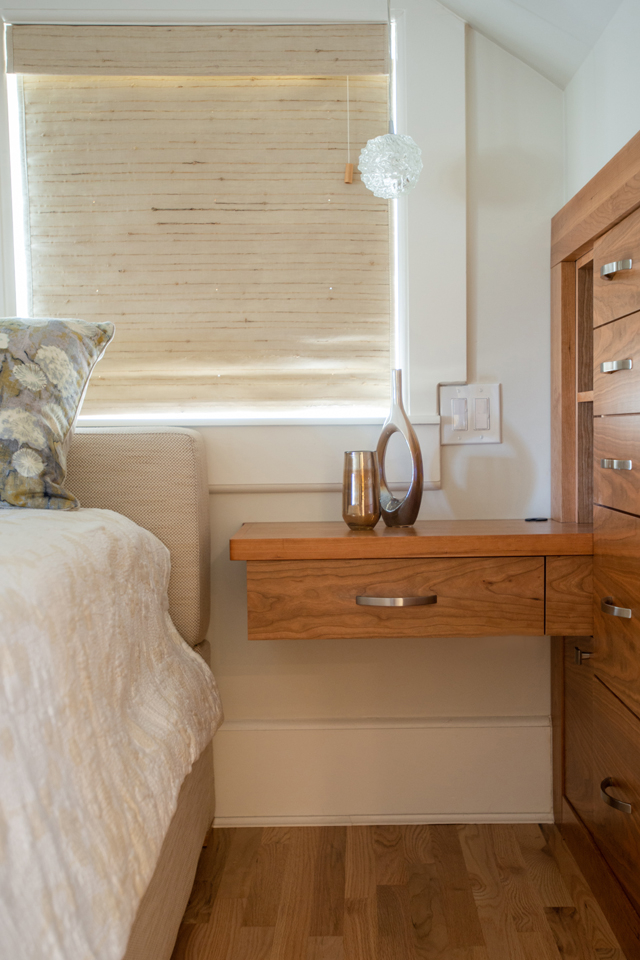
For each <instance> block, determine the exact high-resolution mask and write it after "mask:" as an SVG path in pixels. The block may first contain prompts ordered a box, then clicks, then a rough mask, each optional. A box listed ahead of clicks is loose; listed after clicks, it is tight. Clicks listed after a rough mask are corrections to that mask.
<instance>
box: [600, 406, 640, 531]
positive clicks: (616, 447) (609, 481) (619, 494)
mask: <svg viewBox="0 0 640 960" xmlns="http://www.w3.org/2000/svg"><path fill="white" fill-rule="evenodd" d="M593 499H594V500H595V502H596V503H599V504H602V505H603V506H605V507H613V508H614V509H615V510H624V511H625V512H626V513H636V514H639V515H640V415H639V414H629V415H627V416H622V417H596V418H595V419H594V422H593Z"/></svg>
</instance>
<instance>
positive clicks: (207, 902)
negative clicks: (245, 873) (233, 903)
mask: <svg viewBox="0 0 640 960" xmlns="http://www.w3.org/2000/svg"><path fill="white" fill-rule="evenodd" d="M230 843H231V832H230V831H229V830H213V829H211V830H209V832H208V834H207V836H206V837H205V841H204V845H203V848H202V853H201V855H200V860H199V861H198V869H197V870H196V876H195V880H194V882H193V888H192V890H191V896H190V897H189V903H188V904H187V909H186V912H185V915H184V917H183V919H182V922H183V923H186V924H188V923H206V922H207V921H208V919H209V917H210V916H211V910H212V908H213V901H214V900H215V898H216V895H217V893H218V888H219V886H220V881H221V879H222V872H223V870H224V866H225V863H226V861H227V855H228V852H229V846H230Z"/></svg>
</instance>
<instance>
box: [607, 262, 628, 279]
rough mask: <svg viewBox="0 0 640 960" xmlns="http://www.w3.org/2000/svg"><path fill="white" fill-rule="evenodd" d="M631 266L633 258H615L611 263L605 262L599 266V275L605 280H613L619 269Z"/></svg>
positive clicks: (626, 268)
mask: <svg viewBox="0 0 640 960" xmlns="http://www.w3.org/2000/svg"><path fill="white" fill-rule="evenodd" d="M632 266H633V260H615V261H614V262H613V263H605V264H603V265H602V266H601V267H600V276H601V277H603V279H605V280H613V278H614V276H615V274H616V273H618V272H619V271H620V270H631V268H632Z"/></svg>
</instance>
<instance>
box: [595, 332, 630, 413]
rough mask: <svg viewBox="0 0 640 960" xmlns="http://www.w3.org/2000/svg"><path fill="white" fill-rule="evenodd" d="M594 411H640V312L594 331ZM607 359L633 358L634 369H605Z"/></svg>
mask: <svg viewBox="0 0 640 960" xmlns="http://www.w3.org/2000/svg"><path fill="white" fill-rule="evenodd" d="M593 354H594V356H593V414H594V416H596V417H600V416H603V415H604V414H610V413H640V314H638V313H633V314H631V316H629V317H623V318H622V319H621V320H615V321H614V322H613V323H608V324H605V326H603V327H597V328H596V329H595V330H594V331H593ZM607 360H631V361H632V362H633V367H632V369H631V370H617V371H615V372H614V373H602V371H601V370H600V364H601V363H602V362H603V361H607Z"/></svg>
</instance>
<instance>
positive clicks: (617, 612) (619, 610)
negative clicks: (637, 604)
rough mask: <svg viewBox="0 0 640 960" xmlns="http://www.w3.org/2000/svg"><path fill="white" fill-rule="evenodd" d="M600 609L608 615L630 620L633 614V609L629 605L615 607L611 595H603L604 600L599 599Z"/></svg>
mask: <svg viewBox="0 0 640 960" xmlns="http://www.w3.org/2000/svg"><path fill="white" fill-rule="evenodd" d="M600 609H601V610H602V612H603V613H608V614H609V616H610V617H624V618H625V619H626V620H631V617H632V616H633V611H632V610H630V609H629V607H616V605H615V603H614V602H613V597H605V598H604V600H601V601H600Z"/></svg>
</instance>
